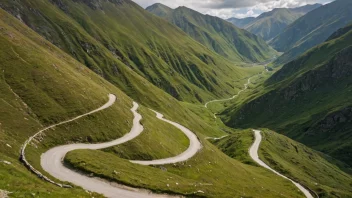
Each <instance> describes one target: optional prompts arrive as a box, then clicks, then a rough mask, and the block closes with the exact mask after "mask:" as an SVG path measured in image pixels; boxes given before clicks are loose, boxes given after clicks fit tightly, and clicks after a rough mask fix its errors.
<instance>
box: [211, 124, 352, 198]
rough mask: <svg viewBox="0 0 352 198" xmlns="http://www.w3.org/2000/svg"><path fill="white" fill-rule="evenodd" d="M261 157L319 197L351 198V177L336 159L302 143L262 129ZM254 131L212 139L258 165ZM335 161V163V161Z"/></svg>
mask: <svg viewBox="0 0 352 198" xmlns="http://www.w3.org/2000/svg"><path fill="white" fill-rule="evenodd" d="M261 134H262V135H263V137H264V138H263V140H262V142H261V144H260V149H259V156H260V158H261V159H262V160H263V161H264V162H265V163H266V164H268V165H269V166H270V167H272V168H274V169H275V170H277V171H278V172H280V173H282V174H284V175H285V176H287V177H289V178H291V179H293V180H294V181H299V183H300V184H303V186H305V187H308V188H309V189H310V190H311V192H314V194H315V195H318V196H316V197H321V198H328V197H338V196H340V197H349V196H351V193H352V190H351V188H350V185H349V184H350V182H351V181H352V176H351V175H349V174H348V173H345V172H343V171H341V170H340V169H339V167H337V166H335V165H332V164H331V162H333V161H334V160H333V159H332V158H331V157H328V156H326V155H324V154H322V153H321V152H319V151H315V150H313V149H311V148H309V147H307V146H305V145H303V144H301V143H298V142H296V141H293V140H292V139H290V138H288V137H286V136H284V135H281V134H278V133H276V132H274V131H270V130H268V129H263V130H262V132H261ZM252 142H253V139H252V130H244V131H238V132H236V133H232V134H231V135H229V136H227V137H224V138H222V139H218V140H213V143H214V144H215V145H217V146H218V147H219V149H220V150H222V151H223V152H224V153H225V154H226V155H228V156H230V157H232V158H235V159H237V160H240V161H243V162H244V163H246V164H255V163H253V161H252V160H251V159H249V158H248V157H249V156H248V155H247V153H248V148H249V147H250V145H251V144H252ZM335 162H336V160H335Z"/></svg>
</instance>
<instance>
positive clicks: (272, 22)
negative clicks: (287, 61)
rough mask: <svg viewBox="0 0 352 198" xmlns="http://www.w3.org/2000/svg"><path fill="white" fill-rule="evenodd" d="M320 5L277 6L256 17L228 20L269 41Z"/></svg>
mask: <svg viewBox="0 0 352 198" xmlns="http://www.w3.org/2000/svg"><path fill="white" fill-rule="evenodd" d="M320 6H321V4H313V5H305V6H302V7H297V8H275V9H273V10H272V11H270V12H264V13H262V14H261V15H259V16H258V17H256V18H254V17H248V18H243V19H237V18H229V19H227V20H228V21H229V22H231V23H233V24H234V25H236V26H237V27H240V28H243V29H246V30H248V31H250V32H252V33H253V34H256V35H258V36H261V37H262V38H263V39H265V40H267V41H268V40H271V39H273V38H274V37H275V36H277V35H278V34H280V33H281V32H282V31H283V30H284V29H285V28H286V27H287V26H288V25H290V24H291V23H293V22H294V21H295V20H297V19H298V18H299V17H301V16H303V15H305V14H306V13H308V12H310V11H312V10H314V9H316V8H318V7H320Z"/></svg>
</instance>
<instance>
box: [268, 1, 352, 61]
mask: <svg viewBox="0 0 352 198" xmlns="http://www.w3.org/2000/svg"><path fill="white" fill-rule="evenodd" d="M351 10H352V2H351V1H349V0H336V1H333V2H331V3H329V4H326V5H323V6H321V7H319V8H317V9H315V10H313V11H311V12H309V13H307V14H306V15H304V16H303V17H301V18H299V19H298V20H297V21H295V22H294V23H292V24H291V25H290V26H289V27H287V28H286V29H285V30H284V31H283V32H282V33H281V34H279V35H278V36H277V37H276V38H274V39H273V40H272V41H271V42H270V45H272V46H273V47H274V48H275V49H276V50H278V51H280V52H285V53H284V54H283V55H282V56H281V57H279V58H278V59H277V60H276V61H275V65H280V64H284V63H287V62H289V61H290V60H293V59H294V58H296V57H298V56H299V55H300V54H302V53H304V52H305V51H306V50H308V49H310V48H311V47H313V46H315V45H318V44H320V43H322V42H324V41H325V40H326V39H327V38H328V37H329V36H330V35H331V34H332V33H333V32H335V31H336V30H338V29H339V28H342V27H344V26H346V25H347V24H348V23H349V22H351V21H352V15H351Z"/></svg>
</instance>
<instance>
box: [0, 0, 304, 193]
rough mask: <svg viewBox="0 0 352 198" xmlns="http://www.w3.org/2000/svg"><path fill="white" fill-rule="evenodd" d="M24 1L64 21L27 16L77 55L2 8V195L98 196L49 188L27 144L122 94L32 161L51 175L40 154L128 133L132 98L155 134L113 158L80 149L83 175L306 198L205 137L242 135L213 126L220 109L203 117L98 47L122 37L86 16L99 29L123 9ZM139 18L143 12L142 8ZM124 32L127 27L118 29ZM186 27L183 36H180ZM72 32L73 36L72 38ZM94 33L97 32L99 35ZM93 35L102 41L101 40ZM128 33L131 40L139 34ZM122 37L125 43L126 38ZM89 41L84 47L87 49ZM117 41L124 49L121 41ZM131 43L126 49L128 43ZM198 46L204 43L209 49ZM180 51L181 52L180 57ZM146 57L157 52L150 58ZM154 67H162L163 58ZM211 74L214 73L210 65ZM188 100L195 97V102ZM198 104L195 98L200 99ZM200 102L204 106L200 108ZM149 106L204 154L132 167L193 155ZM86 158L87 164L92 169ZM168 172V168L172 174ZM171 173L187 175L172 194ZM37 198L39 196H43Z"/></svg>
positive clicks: (37, 147)
mask: <svg viewBox="0 0 352 198" xmlns="http://www.w3.org/2000/svg"><path fill="white" fill-rule="evenodd" d="M24 2H25V3H26V4H25V5H26V6H29V7H31V6H33V7H34V8H36V9H34V10H39V11H40V12H41V14H43V15H41V16H46V17H47V18H46V20H47V21H50V20H52V22H57V23H56V24H59V25H53V24H54V23H51V25H48V23H47V21H42V20H43V18H36V16H34V15H31V14H28V13H27V14H28V15H25V16H27V17H28V18H26V17H24V16H23V19H25V20H29V21H31V22H33V21H34V22H36V23H38V24H45V25H48V26H47V27H55V31H52V29H51V28H49V30H50V31H49V30H48V31H47V32H45V30H44V29H40V30H41V31H44V32H45V33H46V36H47V39H49V40H50V38H57V37H56V36H57V35H56V36H55V34H58V35H60V39H63V40H65V41H67V42H60V41H62V40H60V39H51V41H52V42H54V43H55V44H56V45H57V46H59V47H61V48H62V49H63V50H65V51H66V52H69V54H71V55H72V56H74V57H75V58H73V57H71V56H70V55H69V54H66V53H64V52H63V51H62V50H61V49H59V48H58V47H56V46H54V45H53V44H51V43H50V42H48V41H47V40H45V39H44V38H43V37H40V36H39V35H38V34H37V33H35V32H33V31H32V30H31V29H29V28H28V27H27V26H25V25H24V24H23V23H21V22H19V21H18V20H17V19H15V18H14V17H13V16H11V15H9V14H7V13H6V12H4V11H3V10H0V60H1V62H0V72H2V73H1V75H0V98H1V100H0V112H1V113H0V123H1V125H0V141H1V144H0V160H6V161H9V162H11V163H12V165H7V164H4V163H2V162H0V176H1V178H4V179H2V180H1V181H0V189H3V190H7V191H11V192H13V193H14V194H13V195H14V196H16V197H31V196H40V197H92V196H94V197H97V196H99V195H91V194H88V193H87V192H85V191H84V190H83V189H81V188H80V187H74V188H73V189H61V188H59V187H56V186H53V185H49V184H47V183H45V182H44V181H42V180H40V179H38V178H37V177H36V176H35V175H33V174H31V173H30V172H29V171H28V170H26V168H25V167H24V166H23V165H21V164H20V163H19V161H18V156H19V153H18V151H19V149H20V147H21V145H22V144H23V142H24V141H25V140H26V139H27V138H28V137H29V136H31V135H33V134H34V133H36V132H37V131H38V130H39V129H42V128H44V127H45V126H48V125H51V124H53V123H58V122H60V121H63V120H67V119H69V118H72V117H75V116H77V115H80V114H82V113H86V112H89V111H91V110H92V109H96V108H98V107H100V106H101V105H102V104H104V103H105V102H106V101H107V94H108V93H113V94H115V95H116V96H117V97H118V100H117V102H116V103H115V104H114V105H113V106H112V107H111V108H108V109H106V110H104V111H101V112H98V113H96V114H93V115H90V116H86V117H84V118H82V119H79V120H77V121H75V122H71V123H68V124H65V125H61V126H58V127H55V129H53V130H49V131H47V132H45V134H44V135H43V136H42V137H40V138H38V139H36V140H35V141H34V142H33V144H31V145H29V146H28V148H27V150H26V153H27V159H28V160H29V161H30V162H31V164H33V166H34V167H35V168H37V169H38V170H40V171H42V172H43V173H44V174H46V173H45V172H44V171H43V170H42V169H41V168H40V155H41V154H42V153H43V152H45V151H46V150H48V149H49V148H51V147H54V146H57V145H62V144H68V143H73V142H85V143H96V142H105V141H109V140H112V139H116V138H118V137H121V136H123V135H124V134H126V133H127V132H128V131H129V130H130V128H131V121H132V113H131V112H130V108H131V107H132V99H131V98H130V97H129V96H132V97H133V99H134V100H136V101H137V102H139V103H140V104H141V109H140V112H141V113H142V114H143V116H144V120H143V121H142V122H143V124H144V125H145V126H146V131H145V133H144V134H143V135H142V136H140V137H139V138H137V139H135V140H133V141H131V142H127V143H125V144H123V145H121V146H119V147H118V148H113V151H110V152H104V151H84V150H79V151H74V152H72V153H70V154H69V155H68V157H69V159H66V161H67V160H69V161H70V163H71V165H72V166H74V167H76V168H79V169H81V170H84V171H87V172H94V173H95V174H97V175H99V176H102V177H105V178H109V179H112V180H114V181H118V182H120V183H125V184H128V185H131V186H136V187H143V188H147V189H151V190H154V191H157V192H172V193H178V194H185V195H190V194H192V193H193V192H195V191H199V190H201V191H203V192H204V194H203V193H201V195H206V196H209V197H238V196H242V197H245V196H246V197H258V196H260V197H302V194H300V192H298V191H297V189H296V188H295V187H294V186H293V185H292V184H291V183H290V182H288V181H286V180H284V179H282V178H280V177H276V176H275V175H273V174H272V173H270V172H269V171H266V170H264V169H262V168H260V167H255V166H251V165H247V164H243V163H241V162H239V161H238V160H235V159H231V158H230V157H228V156H227V155H225V154H223V153H222V152H221V151H220V150H218V149H217V148H216V147H215V146H214V145H212V144H211V143H209V142H208V141H207V140H206V139H205V138H206V137H220V136H222V135H224V134H226V132H228V133H235V131H233V130H230V129H229V128H226V127H224V126H221V125H219V126H216V125H214V124H213V123H212V122H211V120H210V119H204V120H203V118H204V117H209V114H210V112H209V111H208V110H204V115H203V113H202V111H203V110H202V109H201V108H200V106H197V105H194V104H193V105H189V104H185V103H181V102H179V101H177V100H176V99H175V97H173V96H171V95H169V94H167V93H165V92H164V90H162V89H160V88H158V87H156V86H155V85H153V84H152V83H150V82H149V81H148V80H146V79H145V78H143V75H144V74H145V73H143V72H140V71H139V69H143V68H139V69H137V68H136V67H137V66H138V64H134V65H132V63H131V65H130V67H127V66H126V65H125V64H123V63H122V61H123V60H118V58H113V56H114V55H112V54H111V52H110V51H107V50H106V49H105V48H104V45H103V44H101V43H100V42H102V41H101V40H100V41H99V42H98V41H97V40H99V38H103V37H104V38H110V37H114V38H115V36H114V33H113V32H114V31H109V32H102V31H103V30H106V28H102V26H99V27H100V28H94V29H93V28H92V27H93V26H92V24H79V22H82V21H80V20H78V19H79V17H80V16H81V15H84V16H85V17H83V18H82V19H87V20H84V21H87V23H90V20H88V19H89V18H87V17H88V16H86V15H87V13H89V14H91V16H94V17H96V18H95V19H96V20H98V19H99V22H100V20H102V19H105V17H106V16H110V15H114V16H115V14H121V13H111V12H110V11H109V9H110V8H109V9H107V11H106V13H105V14H106V16H102V14H101V12H100V11H99V10H97V11H92V10H90V9H89V8H88V7H87V6H86V5H82V4H80V3H77V4H74V5H72V7H71V9H73V8H75V9H77V10H76V11H77V12H76V13H74V14H75V16H67V15H66V14H63V12H62V11H60V10H59V9H57V8H53V6H52V5H51V4H49V3H48V2H45V1H30V2H29V1H21V2H20V3H24ZM4 4H5V3H4ZM6 5H7V4H6ZM109 5H110V4H109ZM132 5H134V4H132ZM76 6H77V7H76ZM104 6H106V5H104ZM125 6H127V7H126V8H129V9H132V8H133V6H132V8H131V7H129V6H130V5H125ZM24 7H25V6H24ZM21 9H22V7H21ZM111 9H112V8H111ZM138 9H139V8H138ZM39 11H38V12H39ZM82 12H83V13H82ZM31 13H32V12H31ZM127 14H128V13H127ZM130 14H131V15H133V14H135V12H131V13H130ZM127 16H128V15H127ZM146 16H147V17H150V18H151V19H152V20H156V21H159V20H160V19H155V18H154V17H152V16H149V15H146ZM75 17H78V18H75ZM115 17H116V16H115ZM76 20H77V21H79V22H77V21H76ZM120 22H121V21H120ZM110 23H112V19H110V20H108V21H106V23H103V24H101V25H104V24H105V25H106V24H110ZM121 23H123V22H121ZM141 23H143V21H141ZM93 24H98V22H96V21H95V23H93ZM110 25H111V24H110ZM129 25H131V23H129ZM81 26H84V27H85V28H82V27H81ZM114 26H115V27H116V26H118V25H117V24H114ZM166 26H168V25H166ZM38 27H39V26H38ZM40 27H43V26H40ZM121 27H126V26H121ZM59 30H60V31H59ZM61 30H62V31H63V30H65V31H63V32H66V33H64V34H62V32H61ZM172 30H174V29H172ZM120 31H121V30H120ZM177 31H178V30H177ZM177 31H176V34H179V33H177ZM68 32H69V33H72V34H68ZM87 32H90V34H88V33H87ZM179 32H180V31H179ZM41 33H43V32H41ZM149 33H150V32H149ZM43 34H44V33H43ZM49 34H50V35H49ZM116 34H117V33H116ZM180 34H181V33H180ZM91 35H94V37H93V36H91ZM124 36H125V37H127V38H128V37H129V36H133V35H124ZM125 37H123V38H125ZM119 39H121V38H120V37H119ZM121 40H123V39H121ZM186 40H187V39H186ZM79 41H81V42H82V41H84V42H83V43H85V44H82V43H80V42H79ZM88 41H89V42H88ZM119 41H120V40H119ZM139 41H140V40H139ZM125 42H127V41H125ZM136 42H137V41H136ZM160 42H161V41H160ZM180 42H182V41H180ZM87 43H88V44H87ZM116 43H119V42H116ZM116 43H114V44H115V45H117V44H116ZM89 44H92V45H89ZM121 44H123V43H122V42H121ZM137 44H138V42H137ZM186 44H187V42H186ZM191 44H194V43H193V42H190V43H188V45H191ZM196 45H197V46H199V44H196ZM78 46H80V47H78ZM136 46H139V45H136ZM163 46H164V47H165V46H167V45H163ZM178 46H181V45H178ZM200 48H201V47H200ZM87 49H88V52H89V53H88V52H87ZM141 49H144V48H138V47H136V49H134V48H131V49H129V50H131V51H132V52H133V53H132V54H134V52H140V53H141V51H139V50H141ZM172 49H173V48H167V49H166V47H165V49H164V48H163V50H161V49H160V51H167V50H170V51H172ZM71 50H72V51H71ZM124 50H126V49H124ZM133 50H136V51H133ZM179 50H180V49H179ZM73 52H74V53H73ZM205 52H206V51H204V53H205ZM124 53H125V52H124ZM146 53H147V54H148V53H149V51H148V50H147V51H146ZM207 53H208V52H207ZM73 54H75V55H73ZM126 54H127V53H126ZM136 54H138V53H136ZM170 54H173V52H172V53H170ZM176 54H177V53H176ZM209 54H212V52H209ZM181 55H182V54H181ZM141 56H142V55H141ZM143 56H144V55H143ZM123 57H125V56H123ZM146 57H148V56H147V55H146ZM154 58H155V57H154ZM75 59H76V60H75ZM77 60H78V61H77ZM163 60H164V59H163ZM192 60H194V61H196V62H197V61H198V60H195V57H189V61H192ZM150 61H151V62H153V60H150ZM160 61H161V60H160ZM127 62H129V61H127ZM225 62H227V61H225ZM82 63H84V64H85V65H83V64H82ZM147 63H149V62H143V65H144V64H145V65H148V64H147ZM158 63H160V62H156V63H155V65H157V64H158ZM115 64H116V65H115ZM126 64H127V63H126ZM114 65H115V66H116V67H114ZM127 65H128V64H127ZM163 65H164V63H162V64H161V65H160V68H162V69H161V70H162V72H166V73H167V71H169V70H168V69H170V67H165V68H164V67H163ZM86 66H88V67H89V68H90V69H88V68H86ZM98 66H99V67H98ZM164 66H165V65H164ZM203 66H204V65H203ZM146 68H147V67H146ZM146 68H145V69H146ZM205 68H207V66H205ZM92 70H93V71H94V72H92ZM208 70H209V72H210V71H211V69H209V68H208ZM230 70H231V71H232V69H230V68H228V69H225V68H224V71H223V72H225V73H226V71H230ZM253 70H255V69H252V68H245V69H243V70H242V69H240V72H239V73H237V75H238V76H240V75H244V74H246V75H247V74H252V73H254V72H253ZM200 72H201V71H200ZM233 72H234V73H236V72H235V71H233ZM247 72H248V73H247ZM142 73H143V74H142ZM215 73H217V72H215ZM234 73H232V72H228V73H227V74H228V75H232V74H234ZM208 74H209V73H208ZM192 75H193V74H192ZM192 75H190V76H192ZM214 75H215V74H214ZM103 77H104V78H103ZM218 77H219V78H221V77H222V75H220V74H218ZM235 77H236V75H234V76H233V79H231V80H229V82H234V81H236V80H237V78H235ZM107 80H108V81H107ZM170 82H172V83H175V81H173V80H172V79H170ZM219 83H220V82H219ZM186 84H188V83H186ZM230 84H231V83H230ZM182 85H184V84H180V86H181V87H182ZM198 85H200V84H198ZM117 87H119V88H121V89H122V90H123V91H125V92H126V93H124V92H123V91H121V90H120V89H119V88H117ZM229 87H235V85H232V84H231V85H229ZM206 92H207V91H205V92H203V91H200V92H199V93H200V94H202V97H204V98H207V97H209V98H213V97H216V96H217V94H209V93H210V91H209V93H206ZM219 92H221V94H218V95H224V96H225V95H228V94H229V93H226V92H225V91H224V90H221V89H220V90H219ZM188 93H189V91H188ZM127 95H129V96H127ZM184 96H185V97H186V96H187V94H184ZM187 97H190V98H192V97H191V96H187ZM190 101H192V100H191V99H190ZM195 103H196V104H197V102H195ZM198 104H199V103H198ZM147 107H148V108H152V109H155V110H157V111H159V112H162V113H163V114H165V116H166V118H167V119H170V120H173V121H175V122H179V123H180V124H182V125H184V126H186V127H187V128H189V129H191V130H192V131H194V132H195V133H196V134H197V136H198V137H199V138H200V140H201V141H202V144H203V146H204V147H203V148H202V150H201V151H200V152H199V153H198V154H197V155H196V156H195V157H194V158H192V159H190V160H188V161H187V162H184V163H179V164H175V165H166V166H163V167H162V168H161V167H145V166H139V165H133V164H131V163H129V162H128V161H127V160H126V159H130V158H135V157H137V158H139V159H144V158H147V159H150V158H162V157H165V156H171V155H175V154H178V153H180V152H181V151H183V150H184V149H185V148H186V147H187V144H188V141H187V139H185V137H184V136H183V134H182V133H180V131H178V130H175V129H171V128H170V126H169V125H166V124H164V123H163V122H161V121H159V120H157V119H155V117H154V115H153V113H151V112H150V111H149V110H147ZM188 107H189V109H188ZM154 136H155V137H156V138H155V137H154ZM154 140H155V141H154ZM160 142H163V144H160ZM7 144H9V145H10V146H11V147H9V146H7ZM161 148H162V149H161ZM116 152H117V153H118V154H119V155H120V156H121V157H124V158H126V159H122V158H120V157H119V155H116ZM95 159H99V160H95ZM81 162H85V164H86V165H84V164H83V163H81ZM161 169H163V170H161ZM165 169H166V170H167V171H164V170H165ZM114 170H116V171H117V172H120V171H121V172H123V173H126V174H123V175H122V176H120V175H118V174H117V175H114V174H113V175H112V173H113V172H114ZM46 175H47V174H46ZM171 175H172V176H171ZM146 176H148V177H150V178H151V179H153V181H150V178H149V179H148V178H146ZM170 177H173V178H177V179H179V180H180V181H181V182H182V184H181V183H180V184H179V185H177V184H176V182H177V181H175V180H171V181H173V182H175V184H172V186H171V188H167V185H166V184H167V183H166V182H167V181H168V180H167V179H170ZM158 178H159V180H158ZM165 179H166V180H165ZM194 181H197V184H196V185H197V186H195V185H189V183H188V182H190V183H191V184H193V182H194ZM170 185H171V182H170ZM178 186H181V187H178ZM32 193H35V195H33V194H32ZM192 195H193V194H192Z"/></svg>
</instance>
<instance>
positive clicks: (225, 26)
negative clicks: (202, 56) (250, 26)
mask: <svg viewBox="0 0 352 198" xmlns="http://www.w3.org/2000/svg"><path fill="white" fill-rule="evenodd" d="M165 7H166V6H164V5H161V4H154V5H152V6H150V7H148V8H147V10H148V11H149V12H151V13H153V14H155V15H157V16H160V17H162V18H164V19H166V20H167V21H169V22H171V23H173V24H174V25H176V26H178V27H179V28H181V29H182V30H183V31H184V32H186V33H187V34H188V35H189V36H191V37H192V38H194V39H195V40H196V41H198V42H200V43H202V44H203V45H205V46H206V47H207V48H209V49H211V50H213V51H214V52H216V53H218V54H220V55H222V56H224V57H225V58H228V59H230V60H234V61H245V62H262V61H264V60H266V59H270V58H271V57H272V56H273V55H275V52H274V50H272V49H271V48H270V47H269V46H268V45H267V44H266V43H265V42H264V41H263V40H262V39H261V38H258V37H257V36H255V35H253V34H251V33H249V32H247V31H245V30H241V29H239V28H237V27H235V26H234V25H232V24H231V23H229V22H227V21H225V20H222V19H220V18H217V17H213V16H209V15H203V14H201V13H199V12H196V11H194V10H192V9H189V8H187V7H178V8H176V9H174V10H170V8H165Z"/></svg>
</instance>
